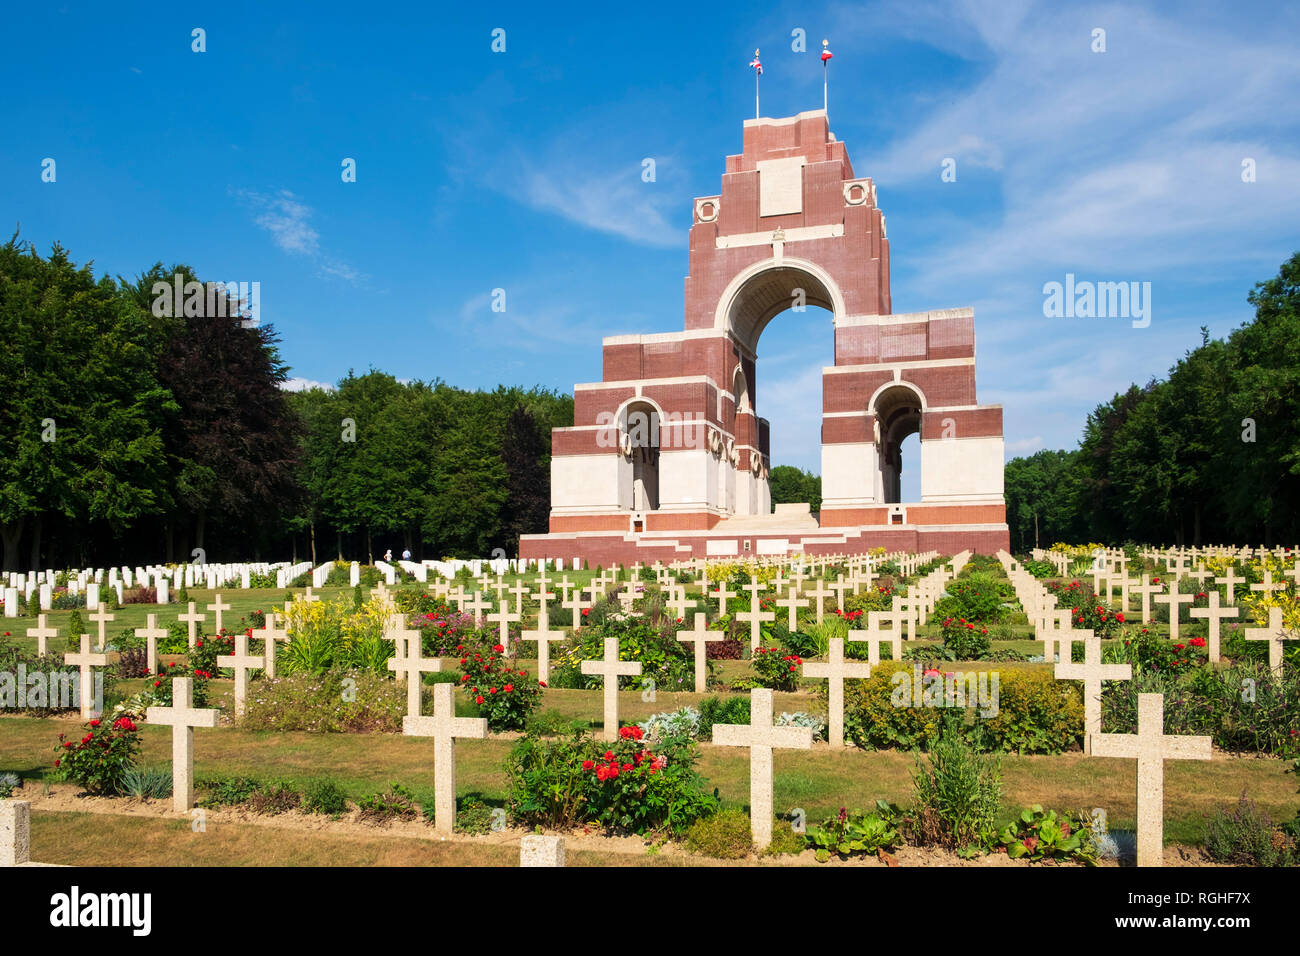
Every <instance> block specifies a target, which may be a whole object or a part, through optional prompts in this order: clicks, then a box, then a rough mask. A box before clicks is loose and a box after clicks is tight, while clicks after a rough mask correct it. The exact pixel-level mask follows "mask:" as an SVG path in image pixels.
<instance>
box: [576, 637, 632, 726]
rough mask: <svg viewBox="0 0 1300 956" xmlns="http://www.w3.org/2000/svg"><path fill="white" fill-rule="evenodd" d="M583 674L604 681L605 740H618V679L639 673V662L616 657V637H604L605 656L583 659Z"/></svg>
mask: <svg viewBox="0 0 1300 956" xmlns="http://www.w3.org/2000/svg"><path fill="white" fill-rule="evenodd" d="M582 672H583V673H584V674H598V675H600V676H601V678H603V679H604V682H605V729H604V737H605V739H606V740H618V679H619V677H623V676H627V677H635V676H636V675H638V674H640V673H641V664H640V663H639V662H637V661H620V660H619V659H618V638H617V637H607V638H605V656H604V658H603V659H602V660H598V661H583V662H582Z"/></svg>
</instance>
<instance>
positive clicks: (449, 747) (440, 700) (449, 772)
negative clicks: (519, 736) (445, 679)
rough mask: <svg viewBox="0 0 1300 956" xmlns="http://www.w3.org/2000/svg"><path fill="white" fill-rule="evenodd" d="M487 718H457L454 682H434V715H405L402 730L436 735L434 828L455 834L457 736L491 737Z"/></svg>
mask: <svg viewBox="0 0 1300 956" xmlns="http://www.w3.org/2000/svg"><path fill="white" fill-rule="evenodd" d="M487 732H488V723H487V718H486V717H457V716H456V703H455V700H454V699H453V696H452V685H451V684H434V685H433V716H432V717H403V718H402V733H403V734H405V735H406V736H408V737H432V738H433V827H434V829H435V830H437V831H438V832H440V833H447V834H449V833H451V832H452V830H453V828H454V827H455V824H456V738H457V737H472V738H475V739H479V740H481V739H483V738H485V737H487Z"/></svg>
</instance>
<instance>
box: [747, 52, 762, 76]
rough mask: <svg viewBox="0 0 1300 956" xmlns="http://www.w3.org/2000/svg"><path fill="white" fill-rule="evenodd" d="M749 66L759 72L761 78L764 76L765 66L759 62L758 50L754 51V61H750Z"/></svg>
mask: <svg viewBox="0 0 1300 956" xmlns="http://www.w3.org/2000/svg"><path fill="white" fill-rule="evenodd" d="M749 65H750V66H752V67H753V68H754V69H755V70H756V71H757V72H758V75H759V76H762V75H763V64H762V63H759V62H758V51H757V50H755V51H754V59H752V60H750V61H749Z"/></svg>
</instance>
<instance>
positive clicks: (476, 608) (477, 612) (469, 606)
mask: <svg viewBox="0 0 1300 956" xmlns="http://www.w3.org/2000/svg"><path fill="white" fill-rule="evenodd" d="M491 606H492V605H491V604H488V602H487V601H485V600H483V595H482V593H481V592H479V591H475V592H474V594H473V596H472V597H471V598H470V599H469V600H468V601H466V602H465V607H464V609H463V610H464V611H465V612H467V613H469V614H471V615H473V617H474V623H475V624H476V625H478V626H479V627H482V626H483V622H484V620H485V618H484V615H483V612H484V611H486V610H487V609H488V608H490V607H491Z"/></svg>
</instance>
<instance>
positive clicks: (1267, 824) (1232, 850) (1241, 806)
mask: <svg viewBox="0 0 1300 956" xmlns="http://www.w3.org/2000/svg"><path fill="white" fill-rule="evenodd" d="M1205 853H1206V855H1207V856H1209V858H1210V859H1212V860H1215V861H1217V862H1220V863H1236V864H1239V865H1244V866H1295V865H1296V864H1297V863H1300V857H1297V849H1296V842H1295V839H1294V837H1293V836H1292V835H1290V834H1288V833H1287V832H1286V831H1284V830H1282V829H1280V828H1278V827H1276V826H1274V824H1273V820H1272V818H1270V817H1269V815H1268V814H1267V813H1266V812H1265V811H1263V810H1260V809H1259V808H1258V807H1256V806H1255V802H1254V801H1253V800H1251V799H1249V798H1248V797H1247V796H1246V792H1245V791H1244V790H1243V791H1242V793H1241V797H1240V799H1238V801H1237V806H1236V808H1235V809H1234V810H1233V811H1232V812H1231V813H1229V812H1228V811H1227V810H1225V809H1224V808H1223V807H1217V808H1215V811H1214V816H1213V817H1211V818H1210V821H1209V823H1208V824H1207V825H1206V828H1205Z"/></svg>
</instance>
